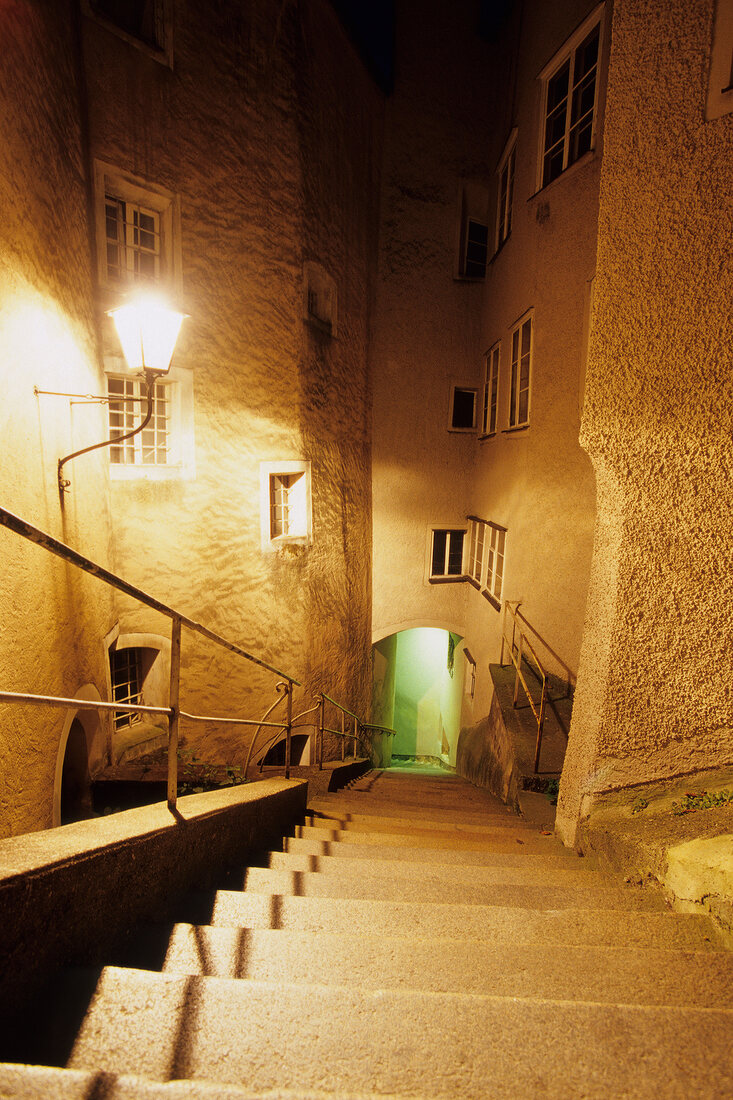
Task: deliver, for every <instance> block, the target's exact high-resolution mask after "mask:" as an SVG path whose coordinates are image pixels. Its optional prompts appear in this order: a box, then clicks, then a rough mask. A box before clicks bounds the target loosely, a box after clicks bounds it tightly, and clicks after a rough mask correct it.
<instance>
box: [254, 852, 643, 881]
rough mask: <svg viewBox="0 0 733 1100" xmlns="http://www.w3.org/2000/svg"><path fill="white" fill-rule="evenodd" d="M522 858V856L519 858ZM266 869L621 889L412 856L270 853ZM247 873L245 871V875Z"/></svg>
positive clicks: (534, 869) (563, 875) (597, 877)
mask: <svg viewBox="0 0 733 1100" xmlns="http://www.w3.org/2000/svg"><path fill="white" fill-rule="evenodd" d="M517 859H521V857H517ZM266 864H267V866H266V869H267V870H271V871H308V872H310V873H319V874H320V873H323V874H325V875H338V876H339V878H340V879H341V880H342V881H343V882H347V881H349V880H351V879H352V878H354V877H357V878H360V879H364V878H375V879H379V880H385V879H399V880H400V881H402V882H408V881H411V880H417V881H419V882H438V881H444V882H462V883H469V884H473V883H475V884H479V883H502V884H506V883H512V884H537V885H540V884H542V885H545V886H573V885H577V886H605V887H612V886H618V885H619V883H620V881H621V880H620V879H619V877H618V876H617V875H610V874H606V873H604V872H603V871H596V870H593V869H592V868H590V867H583V866H582V865H581V866H577V865H575V866H572V867H568V866H563V867H548V866H546V865H542V864H540V865H535V866H527V865H525V866H523V865H522V864H521V863H514V864H507V865H504V866H502V865H498V866H497V865H492V864H483V865H482V864H470V863H469V864H462V863H447V864H446V863H426V862H424V861H421V860H411V859H410V858H409V856H405V858H403V859H400V860H380V859H377V858H373V857H371V858H370V857H369V854H368V853H367V854H366V855H365V856H364V857H363V858H362V859H347V860H343V859H340V858H339V857H337V856H330V855H315V854H313V853H307V852H301V853H297V852H270V853H269V856H268V858H267V860H266ZM245 875H246V871H243V872H242V876H243V878H244V876H245Z"/></svg>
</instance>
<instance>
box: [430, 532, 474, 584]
mask: <svg viewBox="0 0 733 1100" xmlns="http://www.w3.org/2000/svg"><path fill="white" fill-rule="evenodd" d="M436 533H440V534H443V533H445V534H446V535H447V536H448V537H447V538H446V540H445V551H444V555H443V571H442V572H438V573H434V572H433V545H434V540H435V535H436ZM452 535H461V536H462V539H461V569H460V572H459V573H449V572H448V571H447V570H448V564H449V560H450V550H451V541H452V540H451V536H452ZM465 569H466V528H465V527H464V526H461V524H456V523H433V524H431V525H430V528H429V529H428V540H427V576H428V580H429V581H430V582H431V583H433V584H435V583H438V584H440V583H446V582H452V581H463V580H465V579H466V572H465Z"/></svg>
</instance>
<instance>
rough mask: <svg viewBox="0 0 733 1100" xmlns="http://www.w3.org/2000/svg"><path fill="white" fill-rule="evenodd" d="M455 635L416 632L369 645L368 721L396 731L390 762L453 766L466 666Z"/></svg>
mask: <svg viewBox="0 0 733 1100" xmlns="http://www.w3.org/2000/svg"><path fill="white" fill-rule="evenodd" d="M462 647H463V640H462V638H461V637H460V636H459V635H458V634H454V633H452V632H451V631H449V630H441V629H438V628H436V627H415V628H413V629H411V630H401V631H399V633H396V634H390V635H388V636H387V637H386V638H383V639H381V641H378V642H376V643H375V644H374V646H373V650H372V655H373V662H372V668H373V684H372V715H373V718H372V720H373V721H374V722H375V723H378V724H379V725H384V726H388V727H390V728H392V729H394V730H395V731H396V736H395V738H394V743H393V746H392V758H393V760H394V758H395V757H398V758H399V757H411V758H414V757H423V758H428V759H433V760H439V761H442V762H443V763H446V764H451V765H453V764H455V759H456V746H457V743H458V734H459V731H460V726H461V703H462V699H463V677H464V666H465V661H464V660H463V659H462V656H461V655H462Z"/></svg>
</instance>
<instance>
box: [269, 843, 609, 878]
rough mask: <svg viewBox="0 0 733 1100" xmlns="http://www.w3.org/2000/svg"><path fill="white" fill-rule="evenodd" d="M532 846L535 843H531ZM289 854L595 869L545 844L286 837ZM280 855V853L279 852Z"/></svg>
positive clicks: (574, 854) (573, 854) (589, 861)
mask: <svg viewBox="0 0 733 1100" xmlns="http://www.w3.org/2000/svg"><path fill="white" fill-rule="evenodd" d="M530 847H532V846H530ZM283 848H284V852H285V853H293V854H294V855H295V854H299V855H314V856H333V857H335V858H338V859H356V860H361V859H378V860H380V861H382V862H387V861H389V862H392V861H393V860H410V861H411V862H413V863H443V864H446V865H451V864H456V863H457V864H463V865H464V866H469V865H470V866H478V867H481V866H497V867H499V866H503V867H510V866H514V867H548V868H549V867H569V868H577V867H581V868H582V867H588V868H590V869H591V870H593V869H594V867H595V863H594V861H593V860H592V859H589V858H582V857H580V856H578V854H577V852H573V851H571V850H569V849H567V848H561V849H560V850H559V851H558V850H556V849H552V852H551V854H550V855H547V854H545V852H546V846H545V845H543V846H542V849H541V851H540V852H536V851H534V850H530V851H527V845H526V844H517V843H516V842H512V843H511V844H505V843H504V844H502V846H501V850H496V849H495V847H494V846H493V845H492V846H491V847H489V846H488V845H485V844H484V845H481V847H480V848H478V849H477V850H475V851H474V850H472V849H470V848H465V847H461V848H455V847H450V848H448V847H441V848H432V847H430V848H427V847H425V846H424V845H420V846H417V845H416V846H407V845H405V846H403V845H399V846H397V845H395V846H394V847H393V846H391V845H385V844H379V843H364V844H351V843H343V842H342V841H340V840H323V841H318V840H315V841H314V840H301V839H298V838H295V837H285V838H284V841H283ZM278 854H279V853H278Z"/></svg>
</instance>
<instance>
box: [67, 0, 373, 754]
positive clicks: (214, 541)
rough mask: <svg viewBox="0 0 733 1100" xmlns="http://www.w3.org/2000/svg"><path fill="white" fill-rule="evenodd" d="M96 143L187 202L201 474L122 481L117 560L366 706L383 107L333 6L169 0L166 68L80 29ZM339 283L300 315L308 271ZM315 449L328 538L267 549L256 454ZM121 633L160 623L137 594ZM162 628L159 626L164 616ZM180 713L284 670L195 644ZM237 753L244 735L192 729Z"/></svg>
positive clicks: (316, 504)
mask: <svg viewBox="0 0 733 1100" xmlns="http://www.w3.org/2000/svg"><path fill="white" fill-rule="evenodd" d="M84 49H85V59H86V71H87V77H88V83H89V89H90V128H91V145H92V154H93V155H94V156H95V157H98V158H99V159H101V160H103V161H105V162H107V163H110V164H112V165H114V166H117V167H119V168H120V169H123V170H128V171H131V172H133V173H135V174H136V175H138V176H140V177H142V178H144V179H146V180H148V181H150V182H151V183H153V184H157V185H159V186H162V187H165V188H167V189H168V190H170V191H172V192H173V193H175V194H176V195H177V196H178V198H179V200H180V209H181V240H180V245H181V251H182V292H183V302H184V305H185V308H186V310H187V312H188V313H189V314H190V318H189V320H188V321H187V322H186V325H185V329H184V331H183V333H182V337H181V340H180V343H179V348H178V350H177V352H176V362H177V363H178V364H180V365H183V366H187V367H191V368H193V371H194V390H195V399H194V417H195V438H196V477H195V478H184V479H181V480H176V481H167V482H155V481H145V480H130V481H123V482H114V483H113V485H112V488H111V493H112V515H113V523H114V532H115V554H116V562H117V565H118V568H119V569H120V571H121V572H124V573H125V574H126V575H129V576H130V577H131V578H132V579H133V580H134V582H135V583H137V584H139V585H140V586H141V587H143V588H147V589H149V590H152V591H154V592H155V593H157V594H158V595H160V596H161V598H163V599H164V600H166V601H167V602H170V603H172V604H174V605H176V606H180V607H181V608H182V609H183V610H185V611H186V612H187V613H189V614H191V615H192V617H194V618H197V619H198V620H199V621H201V622H204V623H206V624H207V625H210V626H211V627H213V628H214V629H215V630H217V631H219V632H220V633H222V634H224V635H226V636H228V637H231V638H232V639H233V640H235V641H237V642H238V643H239V644H240V645H243V646H244V647H245V648H247V649H249V650H251V651H252V652H253V653H255V654H257V655H258V656H260V657H262V658H264V659H265V660H267V661H269V662H271V663H273V664H275V665H276V666H277V667H279V668H282V669H284V670H285V671H288V672H292V673H294V674H295V675H296V676H297V677H298V678H299V679H302V680H303V681H304V683H307V684H308V686H313V687H323V688H324V689H325V690H327V691H328V692H329V693H330V694H332V695H333V696H335V697H336V698H339V699H341V700H343V701H344V703H345V704H346V705H347V706H349V707H351V708H353V709H355V710H356V711H358V712H360V713H364V714H366V713H367V711H368V703H369V691H370V668H369V638H368V634H367V631H368V606H369V596H370V575H369V540H370V529H369V523H368V515H369V500H370V489H369V447H370V440H369V425H368V416H367V396H368V393H367V372H366V337H367V325H368V318H369V308H370V303H371V295H372V289H371V282H372V268H373V266H374V262H375V245H374V243H373V242H374V238H375V233H374V219H375V217H376V202H377V198H378V191H377V186H376V182H377V174H378V164H379V160H380V149H381V136H380V118H381V101H380V97H379V94H378V93H377V92H376V90H375V89H374V87H373V86H372V84H371V82H370V80H369V78H368V77H367V75H366V72H365V70H364V69H363V67H362V65H361V63H360V62H359V61H358V59H357V58H356V55H355V53H354V51H353V49H352V47H351V46H350V45H349V43H348V40H347V39H346V36H345V34H344V32H343V30H342V29H341V27H340V24H339V23H338V21H337V19H336V17H335V15H334V13H333V11H332V10H331V8H330V5H328V4H327V3H325V2H320V0H318V2H314V3H312V4H309V5H305V6H304V7H303V9H302V11H300V12H296V11H295V9H294V8H292V7H288V6H286V7H285V9H283V10H282V11H281V10H280V8H279V7H278V6H277V5H272V4H269V3H266V2H260V3H255V4H252V5H247V6H246V8H243V7H242V5H240V4H236V3H227V4H221V5H218V6H217V7H216V8H215V9H209V8H208V7H201V6H199V5H197V4H194V3H189V4H179V5H177V6H176V20H175V28H174V65H173V69H172V70H171V69H169V68H167V67H166V66H164V65H161V64H159V63H156V62H155V61H153V60H151V59H150V58H148V57H147V56H146V55H145V54H143V53H142V52H141V51H139V50H137V49H135V47H133V46H130V45H128V44H127V43H125V42H122V41H121V40H120V39H119V38H118V37H117V36H116V35H114V34H112V33H110V32H109V31H108V30H107V29H105V28H104V27H102V26H100V25H99V24H98V23H97V22H95V21H94V20H91V19H87V20H85V23H84ZM309 261H315V262H317V263H320V264H321V265H322V266H323V267H324V268H325V269H326V271H327V272H328V273H329V274H330V275H331V276H332V277H333V278H334V280H335V283H336V286H337V291H338V333H337V335H336V336H334V337H333V338H330V337H328V336H324V335H323V334H322V333H321V332H318V331H317V330H315V329H312V328H311V327H310V326H308V325H307V324H306V323H305V322H304V320H303V312H304V306H303V299H304V291H303V265H304V263H306V262H309ZM293 459H303V460H306V461H310V462H311V474H312V502H313V542H312V545H310V546H293V547H289V548H286V549H283V550H282V551H278V552H275V553H263V552H262V550H261V545H260V543H261V537H260V524H261V517H260V503H259V465H260V463H261V462H271V461H277V460H293ZM121 624H122V628H123V629H124V630H126V631H141V630H142V631H146V630H150V631H154V630H161V626H160V622H159V621H158V620H157V619H156V618H155V617H154V616H150V615H147V614H145V613H144V612H139V611H138V610H136V609H134V608H133V607H132V606H130V607H129V608H128V607H124V608H123V609H122V610H121ZM163 629H165V627H163ZM183 660H184V695H185V698H186V705H190V707H191V708H193V709H200V710H202V711H203V712H204V713H211V714H217V713H219V714H225V713H232V712H233V710H234V709H235V708H237V709H238V708H240V707H241V708H242V710H243V711H244V712H245V713H246V714H247V716H249V717H257V716H258V715H259V714H261V713H262V712H263V711H264V709H265V706H266V705H267V703H268V702H269V700H270V698H274V694H273V692H272V688H273V686H274V680H273V678H272V677H269V678H268V677H263V676H260V674H259V673H252V672H251V671H250V670H249V668H245V667H243V666H242V665H241V663H238V662H237V661H235V660H233V659H230V658H228V657H227V656H226V655H222V654H220V653H217V652H216V650H213V649H212V647H210V646H208V645H202V644H199V643H198V642H197V641H195V640H191V639H187V638H184V646H183ZM184 734H185V736H186V737H187V739H188V741H189V743H190V744H191V745H194V744H196V745H197V746H198V750H199V751H200V752H201V753H203V754H204V755H206V756H212V757H214V758H221V757H224V758H226V759H234V758H236V757H237V755H238V754H240V753H241V751H242V741H243V737H242V735H241V733H239V734H236V735H232V733H231V730H227V729H226V728H217V727H212V726H210V727H207V728H206V730H205V731H204V730H203V728H201V727H196V728H189V729H188V730H184Z"/></svg>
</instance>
